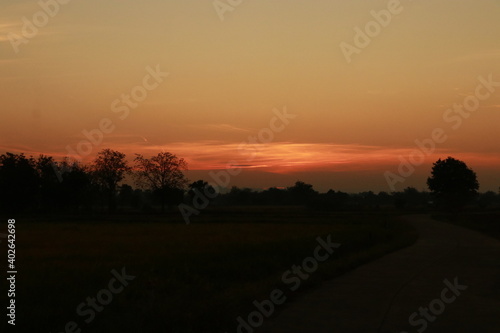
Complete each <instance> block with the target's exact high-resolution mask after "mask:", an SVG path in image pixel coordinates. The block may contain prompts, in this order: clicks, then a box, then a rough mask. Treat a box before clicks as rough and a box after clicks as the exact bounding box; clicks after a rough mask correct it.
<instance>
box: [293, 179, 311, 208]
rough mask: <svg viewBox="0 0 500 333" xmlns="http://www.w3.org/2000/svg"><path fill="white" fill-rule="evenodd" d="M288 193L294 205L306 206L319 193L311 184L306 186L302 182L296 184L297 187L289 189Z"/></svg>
mask: <svg viewBox="0 0 500 333" xmlns="http://www.w3.org/2000/svg"><path fill="white" fill-rule="evenodd" d="M287 191H288V193H289V194H290V196H291V200H292V203H293V204H302V205H303V204H306V203H308V202H309V201H310V200H311V199H312V198H313V197H315V196H316V195H317V194H318V192H316V191H315V190H314V189H313V186H312V185H311V184H306V183H304V182H302V181H297V182H295V185H294V186H292V187H288V188H287Z"/></svg>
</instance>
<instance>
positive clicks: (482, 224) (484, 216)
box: [434, 211, 500, 239]
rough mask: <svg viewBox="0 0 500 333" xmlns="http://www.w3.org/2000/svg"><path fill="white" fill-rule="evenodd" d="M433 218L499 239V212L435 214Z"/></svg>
mask: <svg viewBox="0 0 500 333" xmlns="http://www.w3.org/2000/svg"><path fill="white" fill-rule="evenodd" d="M434 218H435V219H437V220H440V221H443V222H448V223H453V224H456V225H459V226H461V227H465V228H469V229H473V230H477V231H480V232H482V233H484V234H487V235H489V236H491V237H494V238H496V239H500V212H499V211H486V212H463V213H461V214H453V215H452V214H436V215H435V216H434Z"/></svg>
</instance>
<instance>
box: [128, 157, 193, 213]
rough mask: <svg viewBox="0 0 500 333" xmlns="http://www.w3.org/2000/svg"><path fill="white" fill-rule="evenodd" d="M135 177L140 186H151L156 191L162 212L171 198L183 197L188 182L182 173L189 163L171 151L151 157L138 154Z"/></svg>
mask: <svg viewBox="0 0 500 333" xmlns="http://www.w3.org/2000/svg"><path fill="white" fill-rule="evenodd" d="M134 161H135V169H136V170H135V178H136V182H137V184H138V185H139V186H141V187H145V188H149V189H151V190H152V191H153V193H155V194H156V195H157V196H158V197H159V199H160V203H161V210H162V212H163V211H165V204H166V203H167V201H168V200H169V199H171V200H175V201H179V200H177V197H179V199H181V197H182V193H184V188H185V187H186V184H187V182H188V180H187V178H186V177H185V176H184V174H183V173H182V171H183V170H187V163H186V161H185V160H184V159H183V158H178V157H177V156H175V155H174V154H171V153H169V152H162V153H158V154H157V155H156V156H152V157H151V158H145V157H144V156H143V155H141V154H136V158H135V160H134Z"/></svg>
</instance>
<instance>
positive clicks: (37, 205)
mask: <svg viewBox="0 0 500 333" xmlns="http://www.w3.org/2000/svg"><path fill="white" fill-rule="evenodd" d="M187 169H188V166H187V162H186V161H185V160H184V159H183V158H178V157H177V156H176V155H174V154H172V153H169V152H161V153H158V154H157V155H154V156H152V157H150V158H146V157H144V156H143V155H141V154H135V158H134V160H133V163H129V162H128V161H127V159H126V156H125V154H123V153H121V152H119V151H115V150H111V149H103V150H101V151H100V152H99V153H98V154H97V156H96V158H95V159H94V160H93V161H92V162H91V163H89V164H87V165H86V164H82V163H79V162H77V161H70V160H69V159H64V160H63V161H56V160H54V158H53V157H51V156H46V155H40V156H38V157H37V158H35V157H33V156H30V157H27V156H25V155H24V154H14V153H9V152H7V153H5V154H3V155H0V209H1V211H2V212H9V213H10V212H36V213H39V212H41V213H43V212H48V213H55V212H70V213H75V212H76V213H78V212H92V211H95V210H98V211H99V210H104V209H106V210H107V211H109V212H111V213H113V212H116V211H117V209H118V208H120V209H123V210H126V211H134V210H135V211H141V212H146V213H151V212H155V211H161V212H164V211H165V210H166V209H167V208H169V207H171V208H172V207H176V206H177V205H179V204H180V203H183V202H184V203H187V204H189V203H192V202H193V198H194V197H195V196H196V193H200V192H206V191H208V192H214V193H215V192H219V191H220V190H221V189H220V188H214V187H212V186H211V185H210V184H208V183H207V182H206V181H204V180H197V181H195V182H192V183H190V182H189V180H188V179H187V178H186V176H185V175H184V173H183V172H184V171H186V170H187ZM128 176H129V178H127V177H128ZM128 179H131V180H133V181H134V183H135V187H132V186H131V185H129V184H126V183H124V181H125V180H128ZM427 185H428V187H429V190H430V191H418V190H417V189H415V188H412V187H408V188H406V189H405V190H403V191H401V192H392V193H387V192H379V193H374V192H372V191H367V192H361V193H355V194H352V193H351V194H350V193H345V192H342V191H334V190H329V191H328V192H326V193H319V192H318V191H316V190H314V188H313V185H311V184H307V183H304V182H302V181H297V182H296V183H295V184H294V185H293V186H290V187H287V188H277V187H271V188H268V189H266V190H253V189H249V188H238V187H232V188H231V189H228V190H227V191H225V193H218V195H215V196H213V197H212V199H210V200H211V205H283V206H286V205H306V206H309V207H311V208H314V209H318V210H360V209H380V208H384V207H393V208H397V209H407V208H425V207H429V206H440V207H444V208H447V209H452V210H453V209H457V208H460V207H463V206H464V205H465V204H467V203H471V202H475V203H476V204H477V205H479V206H480V207H483V208H486V207H494V206H498V205H499V204H500V193H499V194H496V193H495V192H491V191H490V192H486V193H482V194H478V192H477V190H478V188H479V184H478V182H477V178H476V174H475V173H474V172H473V171H472V170H471V169H469V168H468V167H467V166H466V165H465V163H464V162H462V161H459V160H455V159H453V158H451V157H449V158H447V159H446V160H438V161H437V162H436V163H434V166H433V169H432V173H431V176H430V177H429V179H428V180H427Z"/></svg>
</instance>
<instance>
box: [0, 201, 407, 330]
mask: <svg viewBox="0 0 500 333" xmlns="http://www.w3.org/2000/svg"><path fill="white" fill-rule="evenodd" d="M174 216H175V214H173V215H172V216H171V217H170V218H169V217H168V216H167V217H161V218H158V217H155V218H152V217H149V218H145V217H141V218H139V217H134V216H131V215H123V216H115V217H112V218H111V217H108V218H106V217H100V218H92V219H90V218H87V220H85V219H79V220H78V221H77V222H70V221H69V220H68V221H57V222H56V221H53V222H50V219H48V218H46V219H43V220H42V219H40V218H37V219H34V218H29V219H28V218H26V219H23V218H18V219H16V224H17V232H16V234H17V240H16V249H17V252H16V254H17V266H18V267H17V269H18V276H17V279H18V280H17V283H16V289H17V290H16V298H17V322H18V326H19V328H22V329H23V331H26V332H27V331H33V332H54V333H55V332H65V326H66V324H67V323H68V322H70V321H73V322H75V324H76V325H78V328H79V329H81V330H82V332H224V331H227V332H235V331H236V318H237V317H238V316H243V317H245V316H246V315H247V314H248V313H249V312H251V311H253V310H255V309H254V306H253V305H252V302H253V301H254V300H264V299H266V298H268V297H269V293H270V292H271V291H272V290H273V289H274V288H281V289H282V290H287V289H288V290H289V288H285V286H284V282H283V281H282V275H283V273H284V272H285V271H287V270H289V269H290V267H291V266H292V265H294V264H301V263H302V261H303V260H304V259H305V258H307V257H310V256H312V253H313V250H314V249H315V247H316V246H317V244H318V243H317V241H316V238H317V237H318V236H323V237H326V236H327V235H331V238H332V241H334V242H336V243H340V244H341V247H340V248H338V249H337V251H335V252H334V254H333V255H332V256H331V257H330V258H329V259H328V260H327V261H325V262H323V263H320V264H319V268H318V270H317V271H315V272H313V273H311V274H310V277H309V278H308V279H306V280H304V281H303V283H302V284H301V286H300V288H299V289H298V290H297V291H295V292H291V291H289V292H288V293H287V298H288V299H289V300H290V299H293V298H294V297H295V296H296V295H297V293H300V292H303V291H304V290H306V289H307V288H313V287H315V286H316V285H318V284H319V283H321V281H322V280H324V279H328V278H332V277H334V276H336V275H338V274H341V273H342V272H345V271H346V270H349V269H352V268H353V267H356V266H357V265H360V264H362V263H364V262H367V261H369V260H372V259H374V258H377V257H380V256H381V255H383V254H385V253H388V252H390V251H393V250H396V249H399V248H401V247H404V246H408V245H410V244H412V243H413V242H414V241H415V240H416V237H417V235H416V233H415V231H414V230H413V229H412V228H411V227H410V226H408V225H406V224H404V223H402V222H400V221H399V220H398V217H397V216H395V215H392V214H388V213H379V214H377V213H370V214H366V213H365V214H363V213H314V212H311V211H308V210H306V209H303V208H299V207H295V208H290V207H287V208H283V207H274V208H270V207H265V208H264V207H262V208H259V207H251V208H228V209H222V208H219V209H207V210H206V211H204V212H203V213H202V214H201V215H200V216H199V217H197V218H196V219H194V220H193V223H192V224H190V225H185V224H182V223H180V218H178V217H174ZM134 219H136V220H135V221H134ZM1 246H2V249H5V248H6V246H4V243H3V244H1ZM2 252H5V253H6V250H5V251H2ZM123 267H125V269H126V273H127V274H129V275H133V276H135V278H134V279H133V280H132V281H130V282H129V284H128V286H126V287H125V288H124V289H123V291H122V292H120V293H117V294H115V295H114V296H113V299H112V301H111V302H110V303H109V304H108V305H105V306H104V308H103V309H102V311H100V312H97V311H96V312H95V319H93V320H91V321H90V322H89V323H86V322H85V319H89V317H90V316H81V315H79V314H77V312H76V308H77V307H78V306H79V305H80V304H81V303H82V302H86V299H87V297H96V295H97V294H98V292H99V291H100V290H101V289H105V288H108V283H109V281H110V280H111V279H112V277H113V275H112V273H111V270H113V269H114V270H116V271H118V272H120V271H121V269H122V268H123ZM2 269H3V267H2ZM4 283H5V282H4ZM278 311H279V309H278ZM70 326H71V324H70ZM70 328H71V327H70ZM74 329H75V332H78V331H77V330H76V328H74Z"/></svg>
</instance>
